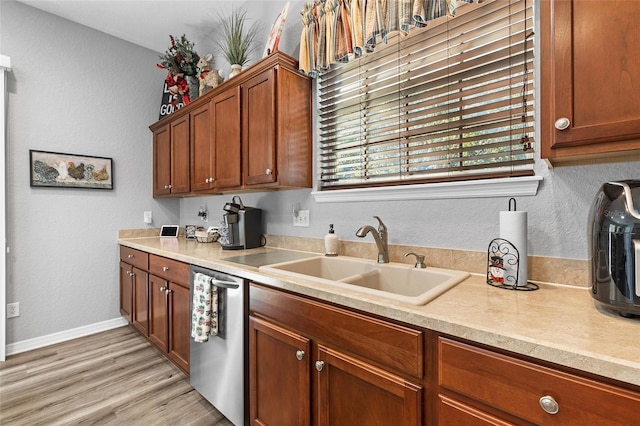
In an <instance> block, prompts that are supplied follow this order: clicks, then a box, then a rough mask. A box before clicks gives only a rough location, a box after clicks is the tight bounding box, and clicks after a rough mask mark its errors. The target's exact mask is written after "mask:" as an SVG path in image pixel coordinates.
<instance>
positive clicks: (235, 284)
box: [210, 278, 240, 288]
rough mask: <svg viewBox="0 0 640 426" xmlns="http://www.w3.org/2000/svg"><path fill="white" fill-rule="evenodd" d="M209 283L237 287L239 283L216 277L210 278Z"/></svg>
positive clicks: (217, 285) (219, 286) (223, 286)
mask: <svg viewBox="0 0 640 426" xmlns="http://www.w3.org/2000/svg"><path fill="white" fill-rule="evenodd" d="M210 282H211V285H214V286H216V287H218V288H239V287H240V284H238V283H237V282H235V281H225V280H219V279H217V278H210Z"/></svg>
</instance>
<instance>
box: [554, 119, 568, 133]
mask: <svg viewBox="0 0 640 426" xmlns="http://www.w3.org/2000/svg"><path fill="white" fill-rule="evenodd" d="M570 124H571V121H569V119H568V118H566V117H562V118H558V119H557V120H556V124H555V126H556V129H558V130H564V129H566V128H568V127H569V125H570Z"/></svg>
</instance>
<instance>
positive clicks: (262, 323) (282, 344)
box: [249, 285, 424, 426]
mask: <svg viewBox="0 0 640 426" xmlns="http://www.w3.org/2000/svg"><path fill="white" fill-rule="evenodd" d="M250 311H251V316H250V320H249V336H250V341H249V348H250V350H249V351H250V354H249V368H250V372H249V381H250V419H251V424H254V425H281V424H296V425H308V424H317V425H353V424H376V425H394V426H395V425H407V426H408V425H412V426H415V425H421V424H423V408H422V407H423V400H424V390H423V386H422V385H421V384H420V383H421V381H422V377H421V375H422V372H423V368H422V367H423V356H422V355H423V353H422V351H423V344H422V343H423V334H422V332H420V331H417V330H412V329H409V328H405V327H401V326H397V325H395V324H391V323H387V322H385V321H380V320H378V319H374V318H369V317H367V316H364V315H361V314H358V313H354V312H349V311H347V310H343V309H340V308H336V307H333V306H330V305H325V304H323V303H320V302H316V301H311V300H308V299H304V298H300V297H298V296H293V295H289V294H285V293H282V292H279V291H277V290H273V289H268V288H266V287H261V286H257V285H252V287H251V289H250ZM296 318H297V320H296ZM401 359H402V360H403V361H400V360H401ZM405 362H406V364H405ZM418 365H419V366H418ZM396 368H397V369H398V370H396ZM404 370H409V371H411V372H415V371H418V372H419V375H418V376H413V377H412V375H411V374H407V373H406V371H404Z"/></svg>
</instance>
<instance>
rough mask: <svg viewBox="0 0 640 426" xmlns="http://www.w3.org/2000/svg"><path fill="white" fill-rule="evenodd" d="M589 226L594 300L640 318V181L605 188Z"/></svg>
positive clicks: (606, 185)
mask: <svg viewBox="0 0 640 426" xmlns="http://www.w3.org/2000/svg"><path fill="white" fill-rule="evenodd" d="M589 223H590V229H589V237H590V240H591V241H590V247H589V248H590V253H589V254H590V258H591V259H590V260H591V289H592V293H591V294H592V296H593V297H594V299H596V300H597V301H598V302H599V303H601V304H602V305H604V306H606V307H608V308H610V309H612V310H614V311H617V312H618V313H620V315H622V316H625V317H635V316H640V180H623V181H619V182H607V183H605V184H603V185H602V187H601V188H600V191H599V192H598V194H597V195H596V198H595V201H594V203H593V206H592V208H591V215H590V218H589Z"/></svg>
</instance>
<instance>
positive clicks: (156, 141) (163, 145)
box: [153, 125, 171, 197]
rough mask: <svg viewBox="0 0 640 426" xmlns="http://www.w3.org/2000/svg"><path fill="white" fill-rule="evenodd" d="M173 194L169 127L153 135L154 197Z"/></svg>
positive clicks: (162, 128)
mask: <svg viewBox="0 0 640 426" xmlns="http://www.w3.org/2000/svg"><path fill="white" fill-rule="evenodd" d="M170 193H171V133H170V132H169V126H168V125H167V126H164V127H161V128H160V129H158V130H156V131H155V132H154V133H153V195H154V197H155V196H159V195H167V194H170Z"/></svg>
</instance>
